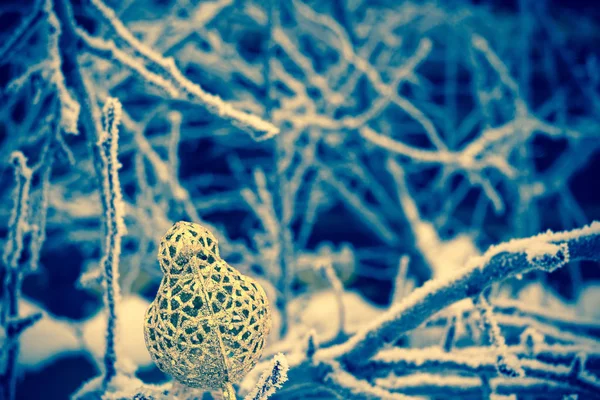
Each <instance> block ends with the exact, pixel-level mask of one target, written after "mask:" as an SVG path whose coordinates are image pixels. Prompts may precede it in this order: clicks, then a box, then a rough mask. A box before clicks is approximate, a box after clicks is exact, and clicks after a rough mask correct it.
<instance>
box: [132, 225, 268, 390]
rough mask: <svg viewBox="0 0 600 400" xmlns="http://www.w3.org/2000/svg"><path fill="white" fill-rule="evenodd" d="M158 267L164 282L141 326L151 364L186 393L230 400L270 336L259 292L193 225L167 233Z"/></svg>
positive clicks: (203, 230) (264, 298) (264, 301)
mask: <svg viewBox="0 0 600 400" xmlns="http://www.w3.org/2000/svg"><path fill="white" fill-rule="evenodd" d="M158 261H159V264H160V267H161V270H162V272H163V274H164V276H163V279H162V281H161V284H160V287H159V289H158V292H157V294H156V298H155V299H154V301H152V303H151V304H150V307H149V308H148V310H147V312H146V318H145V323H144V337H145V340H146V347H147V348H148V351H149V352H150V355H151V356H152V359H153V360H154V362H155V363H156V365H157V366H158V367H159V368H160V369H161V370H162V371H163V372H165V373H168V374H170V375H171V376H173V378H175V379H176V380H177V381H179V382H181V383H183V384H184V385H187V386H191V387H200V388H204V389H209V390H219V389H220V390H223V391H225V393H226V395H227V396H230V395H231V393H232V391H233V389H232V386H231V385H232V383H236V382H239V381H240V380H241V378H242V377H244V375H246V374H247V373H248V372H249V371H250V370H251V369H252V368H253V367H254V366H255V365H256V363H257V362H258V360H259V358H260V356H261V354H262V350H263V347H264V345H265V341H266V338H267V335H268V333H269V330H270V328H271V312H270V308H269V303H268V301H267V296H266V295H265V291H264V290H263V288H262V287H261V286H260V285H259V284H258V283H257V282H256V281H254V280H253V279H252V278H250V277H247V276H244V275H242V274H241V273H240V272H239V271H237V270H236V269H235V268H232V267H231V266H230V265H228V264H227V263H226V262H225V261H223V260H222V259H221V257H220V256H219V247H218V243H217V240H216V239H215V237H214V236H213V234H212V233H211V232H210V231H208V230H207V229H206V228H204V227H203V226H201V225H199V224H195V223H191V222H182V221H181V222H177V223H176V224H175V225H173V227H171V229H169V230H168V231H167V233H166V234H165V236H164V237H163V238H162V240H161V242H160V246H159V249H158Z"/></svg>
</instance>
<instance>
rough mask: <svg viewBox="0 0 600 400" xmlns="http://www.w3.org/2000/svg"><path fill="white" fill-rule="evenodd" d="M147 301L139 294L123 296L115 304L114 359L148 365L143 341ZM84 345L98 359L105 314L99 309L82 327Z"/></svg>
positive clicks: (104, 328)
mask: <svg viewBox="0 0 600 400" xmlns="http://www.w3.org/2000/svg"><path fill="white" fill-rule="evenodd" d="M149 305H150V303H149V302H148V301H147V300H145V299H143V298H141V297H139V296H127V297H124V298H123V299H122V301H121V302H120V303H119V304H118V305H117V315H119V318H118V319H117V324H118V325H117V331H118V332H119V339H118V341H119V342H118V343H117V358H125V359H129V360H131V361H132V362H133V363H134V364H135V365H138V366H142V365H151V364H152V360H151V358H150V354H149V353H148V350H147V349H146V342H145V340H144V316H145V315H146V310H147V309H148V306H149ZM82 331H83V340H84V342H85V346H86V348H88V349H90V351H91V352H92V354H93V355H94V356H95V357H97V358H98V359H100V358H102V357H103V355H104V348H105V346H106V343H105V341H106V314H105V313H104V312H100V313H98V314H96V315H95V316H94V317H93V318H91V319H90V320H88V321H87V322H86V323H85V325H84V326H83V328H82Z"/></svg>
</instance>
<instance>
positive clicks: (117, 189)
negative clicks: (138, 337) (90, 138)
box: [98, 98, 126, 384]
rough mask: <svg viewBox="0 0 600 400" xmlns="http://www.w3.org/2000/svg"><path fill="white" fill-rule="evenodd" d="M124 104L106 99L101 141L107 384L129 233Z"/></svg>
mask: <svg viewBox="0 0 600 400" xmlns="http://www.w3.org/2000/svg"><path fill="white" fill-rule="evenodd" d="M121 113H122V110H121V103H120V102H119V100H118V99H115V98H109V99H107V100H106V104H105V105H104V109H103V110H102V116H103V131H102V134H101V136H100V139H99V140H98V146H99V147H100V150H101V151H100V154H101V160H102V191H101V193H100V196H101V197H102V198H103V202H104V203H105V204H106V205H107V213H106V216H105V221H104V224H105V232H106V238H105V244H104V251H105V254H104V257H103V258H102V261H101V267H102V271H103V276H104V285H105V288H104V289H105V296H104V301H105V303H106V307H107V311H108V326H107V328H106V351H105V353H104V377H103V379H104V381H103V384H107V383H108V382H110V380H111V379H113V378H114V377H115V376H116V375H117V366H116V363H117V352H116V349H115V346H116V337H117V332H116V327H117V314H116V312H117V303H118V302H119V298H120V291H119V259H120V256H121V238H122V237H123V235H124V234H125V229H126V228H125V221H124V219H123V218H124V205H123V195H122V193H121V183H120V182H119V167H120V166H121V164H120V163H119V160H118V158H117V154H118V146H119V143H118V141H119V124H120V123H121Z"/></svg>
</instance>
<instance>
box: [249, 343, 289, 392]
mask: <svg viewBox="0 0 600 400" xmlns="http://www.w3.org/2000/svg"><path fill="white" fill-rule="evenodd" d="M288 369H289V366H288V363H287V360H286V358H285V356H284V355H283V354H281V353H279V354H277V355H275V357H274V358H273V360H272V361H271V365H270V368H268V369H266V370H265V372H263V374H262V375H261V377H260V379H259V381H258V382H257V383H256V387H255V388H254V390H252V391H251V392H250V393H248V395H246V397H244V400H267V399H268V398H269V397H270V396H271V395H272V394H273V393H275V391H276V390H277V389H279V388H280V387H281V386H282V385H283V384H284V383H285V382H286V381H287V379H288V378H287V371H288Z"/></svg>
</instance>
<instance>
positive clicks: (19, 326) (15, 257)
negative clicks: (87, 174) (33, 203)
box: [0, 151, 40, 400]
mask: <svg viewBox="0 0 600 400" xmlns="http://www.w3.org/2000/svg"><path fill="white" fill-rule="evenodd" d="M11 163H12V164H13V166H14V170H15V172H14V173H15V182H16V186H15V189H14V193H13V207H12V212H11V216H10V220H9V223H8V238H7V240H6V243H5V244H4V249H3V253H2V272H3V273H2V275H3V276H2V282H1V286H0V287H1V289H2V291H1V293H2V304H0V329H1V333H2V334H1V335H0V336H1V337H0V344H1V346H0V347H1V350H0V361H1V362H0V395H1V397H2V398H3V399H7V400H14V399H15V397H16V393H15V390H16V379H17V358H18V356H19V335H20V334H21V333H22V332H23V330H24V329H25V328H27V327H29V326H31V325H32V324H33V323H35V322H36V321H37V320H38V319H39V317H40V315H39V314H35V315H33V316H30V317H27V318H25V319H21V317H20V315H19V298H20V297H21V283H22V281H23V277H24V272H25V268H23V267H21V266H20V265H19V260H20V258H21V256H22V253H23V250H24V244H23V239H24V236H25V234H26V233H27V232H28V231H29V225H28V214H29V189H30V187H31V178H32V174H33V172H32V170H31V168H29V166H27V158H26V157H25V155H24V154H23V153H21V152H20V151H19V152H14V153H13V154H12V155H11Z"/></svg>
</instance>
